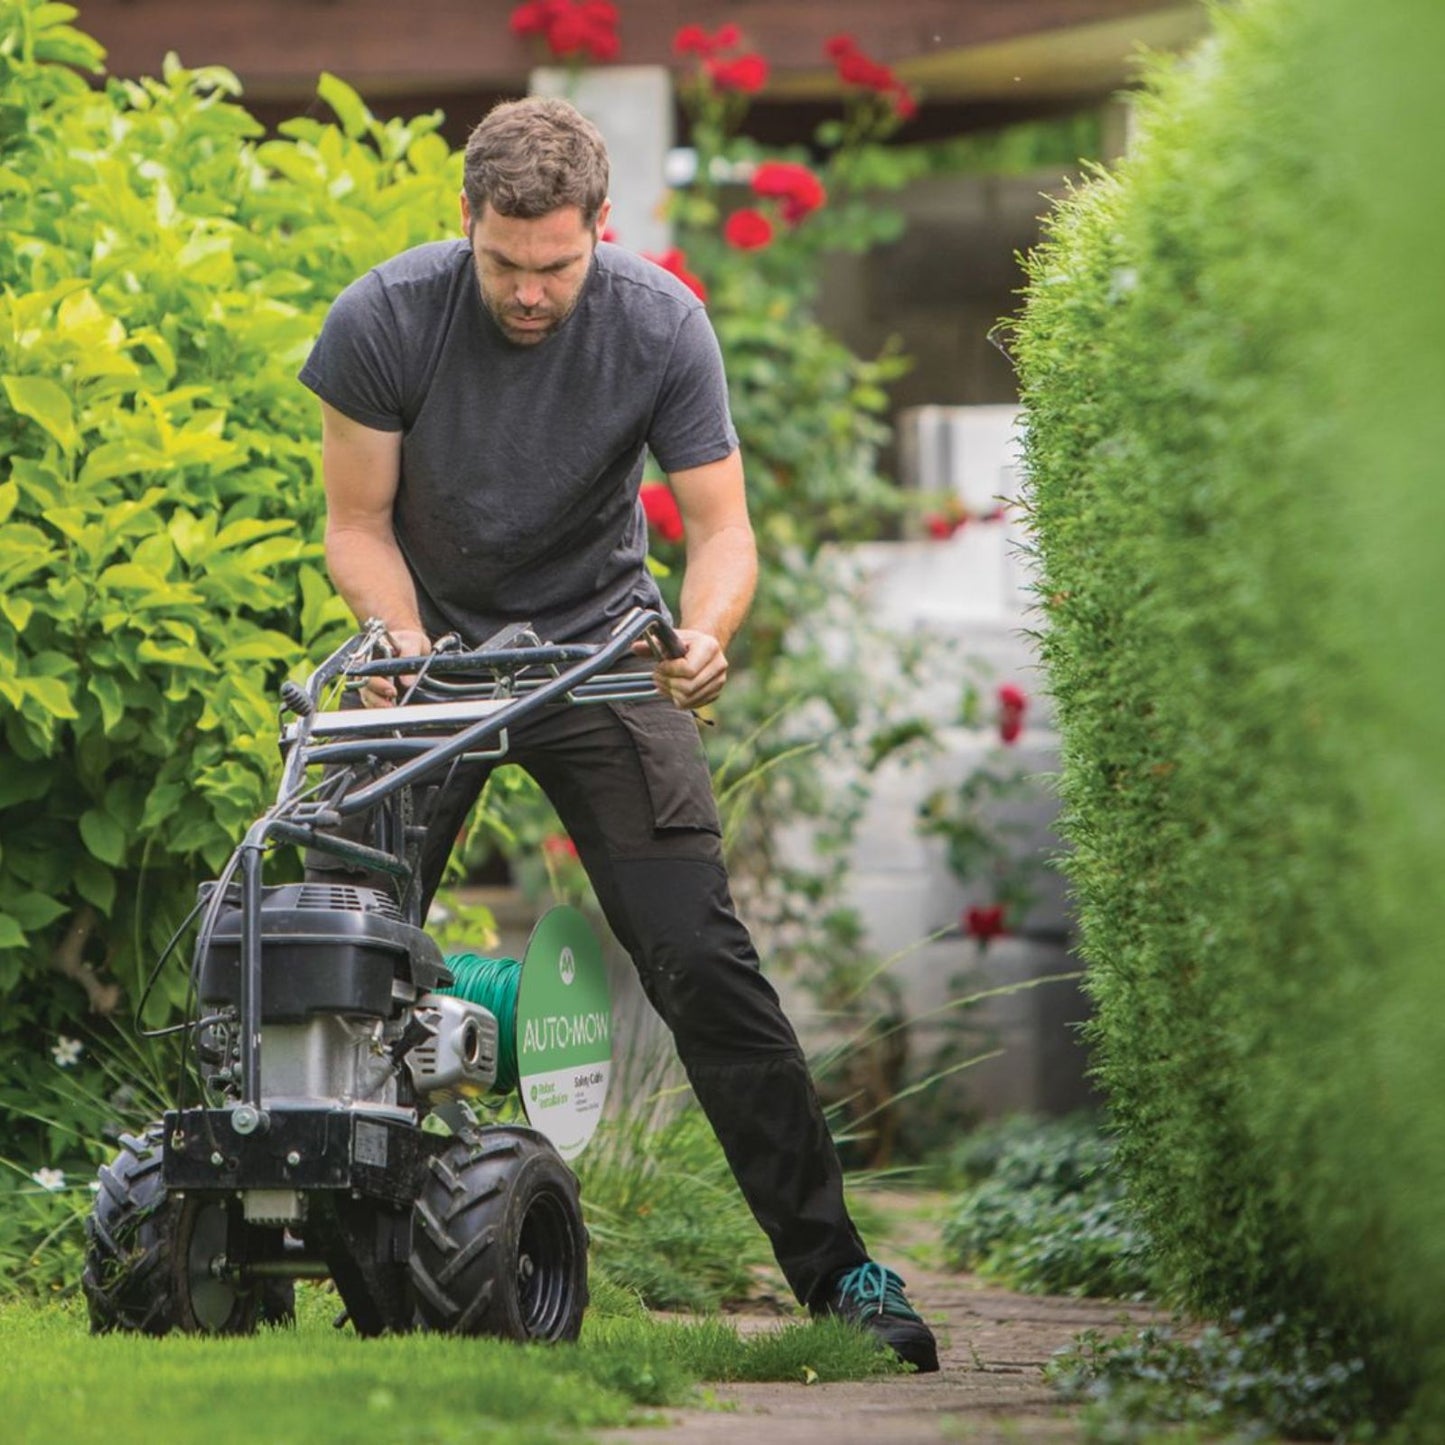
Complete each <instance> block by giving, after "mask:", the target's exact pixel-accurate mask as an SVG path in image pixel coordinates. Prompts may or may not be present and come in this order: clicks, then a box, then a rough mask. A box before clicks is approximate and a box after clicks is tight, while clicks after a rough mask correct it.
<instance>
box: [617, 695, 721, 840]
mask: <svg viewBox="0 0 1445 1445" xmlns="http://www.w3.org/2000/svg"><path fill="white" fill-rule="evenodd" d="M609 706H610V707H611V709H612V712H613V713H614V714H615V715H616V717H617V719H618V721H619V722H621V724H622V725H623V727H625V728H626V729H627V732H628V736H629V737H631V739H632V744H633V746H634V747H635V748H636V749H637V758H638V761H639V762H640V763H641V764H642V776H643V779H644V781H645V782H646V784H647V797H648V802H649V804H650V805H651V808H652V827H653V831H654V832H657V833H662V832H668V831H670V830H673V829H679V828H691V829H699V830H701V831H702V832H705V833H713V834H717V835H719V836H720V835H721V834H722V825H721V823H720V822H719V821H718V813H717V802H716V801H715V800H714V798H713V795H712V775H711V774H710V773H709V772H708V767H707V759H706V757H705V756H704V755H703V751H702V739H701V738H699V737H698V735H697V722H696V720H695V719H694V718H693V715H692V714H691V713H689V712H683V711H682V710H681V709H680V708H676V707H674V706H673V705H672V704H671V703H670V702H667V701H666V700H665V699H661V698H659V699H658V701H657V702H650V701H649V702H629V703H610V704H609Z"/></svg>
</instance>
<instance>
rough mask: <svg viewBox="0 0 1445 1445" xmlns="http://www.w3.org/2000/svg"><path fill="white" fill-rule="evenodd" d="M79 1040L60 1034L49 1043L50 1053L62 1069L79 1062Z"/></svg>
mask: <svg viewBox="0 0 1445 1445" xmlns="http://www.w3.org/2000/svg"><path fill="white" fill-rule="evenodd" d="M80 1050H81V1045H80V1040H79V1039H68V1038H66V1037H65V1035H64V1034H61V1035H60V1037H59V1038H58V1039H56V1041H55V1042H54V1044H52V1045H51V1048H50V1054H51V1057H52V1058H53V1059H54V1060H55V1062H56V1063H57V1064H58V1065H59V1066H60V1067H61V1068H62V1069H69V1068H71V1067H73V1066H74V1065H75V1064H78V1063H79V1062H80Z"/></svg>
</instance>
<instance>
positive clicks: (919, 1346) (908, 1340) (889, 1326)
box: [813, 1260, 938, 1375]
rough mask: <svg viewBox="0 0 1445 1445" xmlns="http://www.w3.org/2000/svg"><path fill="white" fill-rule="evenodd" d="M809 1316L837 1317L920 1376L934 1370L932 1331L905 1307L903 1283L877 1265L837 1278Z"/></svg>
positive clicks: (861, 1266) (917, 1315)
mask: <svg viewBox="0 0 1445 1445" xmlns="http://www.w3.org/2000/svg"><path fill="white" fill-rule="evenodd" d="M813 1314H814V1315H815V1316H820V1315H837V1317H838V1318H839V1319H841V1320H848V1321H850V1322H851V1323H853V1324H855V1325H857V1326H858V1327H859V1328H860V1329H864V1330H867V1331H868V1332H869V1334H872V1335H876V1336H877V1337H878V1339H879V1341H880V1342H881V1343H882V1344H885V1345H887V1346H888V1347H889V1349H891V1350H892V1351H893V1352H894V1353H895V1354H896V1355H897V1356H898V1358H899V1359H900V1360H902V1361H904V1362H905V1363H906V1364H909V1365H913V1366H915V1367H916V1368H917V1370H918V1373H919V1374H920V1375H927V1374H931V1373H932V1372H933V1371H934V1370H936V1369H937V1368H938V1345H937V1343H936V1342H935V1341H934V1338H933V1331H932V1330H931V1329H929V1328H928V1326H927V1325H926V1324H924V1323H923V1320H922V1319H921V1318H920V1316H919V1314H918V1311H917V1310H915V1309H914V1308H913V1306H912V1305H911V1304H909V1303H908V1296H907V1295H905V1294H904V1293H903V1281H902V1280H901V1279H899V1278H898V1276H897V1275H896V1274H894V1273H893V1271H892V1270H891V1269H884V1267H883V1266H882V1265H881V1264H874V1263H873V1262H872V1261H871V1260H870V1261H869V1262H868V1263H867V1264H860V1265H858V1266H857V1268H856V1269H850V1270H846V1271H845V1272H844V1273H842V1274H840V1275H839V1276H838V1277H837V1279H835V1280H834V1281H833V1288H832V1289H831V1290H830V1291H829V1293H828V1296H827V1298H826V1299H825V1300H824V1302H823V1303H822V1304H821V1305H818V1306H815V1307H814V1309H813Z"/></svg>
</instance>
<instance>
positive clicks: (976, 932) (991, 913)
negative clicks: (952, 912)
mask: <svg viewBox="0 0 1445 1445" xmlns="http://www.w3.org/2000/svg"><path fill="white" fill-rule="evenodd" d="M960 922H962V924H963V931H964V932H965V933H966V934H968V936H969V937H970V938H976V939H977V940H978V941H979V942H980V943H987V942H988V941H989V939H991V938H997V937H998V936H999V934H1001V933H1007V932H1008V930H1007V929H1006V928H1005V927H1004V905H1003V904H1002V903H990V904H989V905H988V906H987V907H984V908H968V909H965V910H964V914H963V918H962V919H961V920H960Z"/></svg>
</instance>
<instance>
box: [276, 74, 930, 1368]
mask: <svg viewBox="0 0 1445 1445" xmlns="http://www.w3.org/2000/svg"><path fill="white" fill-rule="evenodd" d="M607 183H608V162H607V153H606V148H605V146H604V145H603V142H602V138H601V136H600V135H599V134H598V133H597V131H596V130H595V128H594V127H593V126H592V125H591V124H590V123H589V122H588V121H586V120H585V119H583V117H582V116H581V115H579V114H578V112H577V111H576V110H574V109H573V108H572V107H571V106H570V105H568V104H567V103H566V102H565V101H561V100H556V99H545V98H539V97H533V98H531V99H528V100H523V101H517V102H513V103H509V104H506V105H501V106H498V107H497V108H496V109H495V110H493V111H492V112H491V113H490V114H489V115H488V116H487V118H486V119H485V120H484V121H482V123H481V124H480V125H479V126H478V127H477V128H476V130H475V131H474V132H473V133H472V135H471V138H470V139H469V141H468V143H467V151H466V168H465V184H464V190H463V194H462V197H461V220H462V231H463V233H464V235H465V238H466V239H465V240H462V241H452V242H436V243H433V244H430V245H425V246H419V247H417V248H415V249H413V250H411V251H407V252H405V253H404V254H402V255H400V256H397V257H395V258H394V259H392V260H391V261H388V262H386V263H385V264H383V265H381V266H378V267H376V268H375V269H374V270H372V271H370V272H368V273H367V274H366V275H365V276H363V277H362V278H361V279H360V280H359V281H357V282H355V283H354V284H353V285H352V286H350V287H348V288H347V290H346V291H345V292H343V293H342V295H341V297H340V298H339V299H338V300H337V302H336V304H335V306H334V307H333V308H332V310H331V313H330V315H329V316H328V318H327V321H326V326H325V328H324V330H323V332H322V335H321V337H320V339H319V340H318V342H317V344H316V347H315V350H314V351H313V352H312V354H311V357H310V358H309V360H308V361H307V363H306V366H305V368H304V369H303V371H302V373H301V380H302V381H303V382H304V383H305V385H307V386H308V387H310V388H311V389H312V390H313V391H315V392H316V394H317V395H318V396H319V397H320V399H321V407H322V420H323V443H322V465H323V470H324V473H325V483H326V496H327V505H328V520H327V532H326V556H327V563H328V565H329V567H330V570H331V575H332V577H333V579H334V581H335V583H336V586H337V589H338V590H339V591H340V592H341V594H342V596H343V597H344V598H345V599H346V601H347V602H348V603H349V604H350V606H351V608H352V610H353V611H354V612H355V613H356V615H357V617H358V618H366V617H379V618H381V619H383V620H384V621H385V622H386V623H387V625H388V626H389V628H390V630H391V633H392V636H393V638H395V640H396V641H397V643H398V645H399V646H400V648H401V649H402V651H403V652H404V653H407V654H415V653H422V652H426V651H427V650H429V648H430V646H431V639H433V638H435V637H438V636H440V635H441V634H443V633H457V634H459V635H460V636H461V637H462V638H463V639H464V641H465V642H466V643H467V644H468V645H470V646H476V645H478V644H479V643H480V642H482V641H484V640H485V639H486V638H487V637H489V636H490V635H492V634H493V633H494V632H496V631H497V630H499V629H500V628H502V627H504V626H506V625H507V624H508V623H512V622H517V621H527V622H530V623H532V624H533V626H534V628H535V630H536V631H537V633H538V634H539V635H540V636H541V637H542V638H543V639H545V640H547V641H551V642H574V641H584V642H594V641H600V640H603V639H605V638H606V637H607V636H608V634H609V632H610V631H611V630H612V628H613V627H614V626H615V625H616V623H617V622H618V621H619V620H620V619H621V618H623V617H624V616H626V615H627V614H628V613H629V612H630V611H631V610H632V609H633V608H634V607H637V606H644V607H661V605H662V604H661V599H660V597H659V594H658V591H657V588H656V585H655V584H654V582H653V580H652V578H651V576H650V574H649V573H648V571H647V568H646V565H645V557H646V551H647V531H646V522H645V520H644V517H643V514H642V509H641V507H640V505H639V504H638V499H637V498H638V484H639V481H640V478H641V474H642V464H643V453H644V450H645V449H648V448H650V449H651V451H652V453H653V455H654V456H655V457H656V458H657V460H658V462H659V463H660V465H661V466H662V467H663V469H664V470H665V471H666V472H667V474H668V477H669V480H670V482H671V485H672V489H673V491H674V493H675V494H676V497H677V502H678V506H679V509H680V511H681V513H682V518H683V522H684V526H685V537H686V564H687V565H686V573H685V577H684V582H683V588H682V598H681V604H682V605H681V613H682V615H681V618H680V626H679V628H678V636H679V637H680V639H681V640H682V642H683V644H684V646H685V648H686V653H685V655H684V656H682V657H679V658H677V659H674V660H670V661H664V662H661V663H659V664H658V665H657V666H656V669H655V678H656V682H657V687H658V690H659V692H660V694H662V696H659V697H657V698H655V699H652V700H650V701H639V702H629V703H624V704H599V705H594V706H588V707H581V708H577V707H572V708H561V707H559V708H556V709H553V710H552V711H551V712H549V713H545V714H543V715H541V716H539V717H537V718H534V719H532V720H529V721H528V722H526V723H525V724H523V725H522V726H520V727H519V728H517V729H516V730H515V731H514V732H513V735H512V737H511V740H510V742H511V746H510V751H509V754H508V757H509V760H510V761H513V762H517V763H520V764H521V765H522V766H523V767H525V768H526V769H527V770H528V771H529V772H530V773H531V774H532V775H533V776H534V777H535V778H536V779H537V781H538V782H539V783H540V784H541V786H542V788H543V789H544V790H545V792H546V793H547V795H548V797H549V798H550V799H551V801H552V804H553V806H554V807H555V808H556V810H557V813H558V815H559V816H560V818H561V820H562V822H563V824H564V826H565V827H566V828H567V831H568V833H569V834H570V835H571V837H572V839H573V841H574V842H575V843H576V845H577V849H578V853H579V855H580V857H581V860H582V862H583V864H584V866H585V867H586V869H587V872H588V876H589V877H590V879H591V880H592V883H593V886H594V888H595V890H596V893H597V898H598V901H599V903H600V904H601V906H602V909H603V912H604V913H605V915H606V917H607V921H608V923H609V925H610V926H611V928H612V930H613V932H614V933H615V934H616V935H617V937H618V939H619V940H620V941H621V942H622V944H623V945H624V947H625V948H626V949H627V951H628V953H629V954H630V955H631V956H632V959H633V961H634V963H635V964H636V966H637V969H638V973H639V976H640V978H641V980H642V984H643V987H644V989H645V990H646V992H647V995H648V997H649V999H650V1000H651V1001H652V1003H653V1005H654V1006H655V1007H656V1009H657V1011H658V1013H659V1014H660V1015H661V1016H662V1018H663V1020H664V1021H665V1022H666V1023H667V1025H668V1026H669V1028H670V1029H671V1030H672V1033H673V1036H674V1039H675V1041H676V1044H677V1049H678V1054H679V1056H680V1058H681V1059H682V1062H683V1065H684V1067H685V1068H686V1070H687V1074H688V1077H689V1079H690V1081H691V1083H692V1087H693V1091H694V1093H695V1094H696V1096H697V1099H698V1102H699V1103H700V1104H701V1106H702V1108H703V1109H704V1111H705V1112H706V1113H707V1116H708V1118H709V1119H710V1121H711V1122H712V1125H713V1127H714V1129H715V1130H716V1131H717V1134H718V1137H719V1139H720V1140H721V1142H722V1145H723V1149H724V1151H725V1152H726V1154H727V1158H728V1161H729V1163H730V1164H731V1166H732V1169H733V1172H734V1174H735V1175H736V1177H737V1180H738V1183H739V1185H740V1187H741V1188H742V1191H743V1193H744V1195H745V1196H746V1198H747V1201H748V1204H749V1205H750V1206H751V1208H752V1210H753V1213H754V1215H755V1216H756V1217H757V1219H758V1222H759V1224H760V1225H761V1226H762V1227H763V1229H764V1230H765V1231H766V1232H767V1234H768V1237H769V1239H770V1240H771V1242H772V1245H773V1249H774V1251H775V1253H776V1254H777V1257H778V1262H779V1264H780V1265H781V1266H782V1269H783V1271H784V1273H785V1274H786V1276H787V1279H788V1282H789V1284H790V1285H791V1286H792V1288H793V1289H794V1291H795V1292H796V1293H797V1296H798V1298H799V1300H800V1301H802V1302H803V1303H804V1304H806V1305H807V1306H808V1307H809V1308H810V1309H811V1310H812V1311H813V1312H814V1313H815V1314H837V1315H842V1316H844V1317H846V1318H849V1319H852V1320H855V1321H856V1322H857V1323H859V1324H860V1325H862V1326H863V1327H864V1328H866V1329H869V1330H872V1331H873V1332H875V1333H876V1334H877V1335H878V1337H879V1338H880V1339H881V1340H883V1341H884V1342H886V1343H887V1344H889V1345H891V1346H892V1347H893V1348H894V1349H895V1350H897V1352H898V1353H899V1355H901V1356H902V1357H903V1358H904V1359H906V1360H909V1361H911V1362H913V1363H914V1364H916V1365H917V1366H918V1367H919V1368H920V1369H921V1370H936V1369H937V1368H938V1357H937V1350H936V1347H935V1344H934V1340H933V1336H932V1334H931V1332H930V1331H929V1329H928V1327H927V1325H925V1324H924V1323H923V1321H922V1320H921V1319H919V1317H918V1316H917V1314H916V1313H915V1312H914V1311H913V1309H912V1308H911V1307H910V1306H909V1304H908V1302H907V1300H906V1298H905V1297H904V1295H903V1292H902V1281H900V1280H899V1279H898V1277H897V1276H896V1275H894V1274H893V1273H892V1272H891V1271H888V1270H885V1269H883V1268H882V1267H881V1266H879V1265H876V1264H874V1263H872V1262H871V1261H870V1260H869V1258H868V1255H867V1252H866V1250H865V1249H864V1247H863V1244H862V1241H861V1240H860V1239H859V1237H858V1233H857V1231H856V1230H855V1229H854V1227H853V1224H852V1221H851V1220H850V1219H849V1217H848V1213H847V1210H846V1208H845V1207H844V1203H843V1191H842V1173H841V1169H840V1167H839V1164H838V1159H837V1155H836V1152H835V1150H834V1148H833V1144H832V1141H831V1139H830V1137H829V1134H828V1130H827V1127H826V1125H825V1123H824V1120H823V1115H822V1112H821V1110H820V1108H819V1105H818V1101H817V1097H816V1094H815V1093H814V1090H813V1086H812V1082H811V1080H810V1079H809V1077H808V1073H807V1068H806V1066H805V1064H804V1061H803V1056H802V1052H801V1050H800V1049H799V1047H798V1042H797V1039H796V1037H795V1035H794V1033H793V1030H792V1027H791V1026H790V1025H789V1023H788V1021H787V1019H786V1018H785V1017H784V1016H783V1013H782V1011H781V1009H780V1008H779V1005H778V1000H777V995H776V994H775V993H774V992H773V989H772V987H771V985H769V984H768V982H767V981H766V980H765V979H764V977H763V975H762V972H761V970H760V968H759V964H758V958H757V954H756V952H755V951H754V949H753V945H752V942H751V940H750V938H749V937H748V934H747V931H746V929H744V927H743V926H742V924H741V923H740V922H739V921H738V919H737V916H736V914H735V912H734V910H733V904H732V899H731V896H730V893H729V890H728V882H727V875H726V873H725V871H724V867H723V861H722V848H721V840H720V828H719V824H718V816H717V808H716V804H715V803H714V800H713V797H712V788H711V781H710V779H709V776H708V772H707V767H706V763H705V761H704V758H703V755H702V750H701V746H700V744H699V741H698V736H697V728H696V725H695V721H694V719H693V717H692V716H691V715H690V713H691V710H694V709H697V708H699V707H702V706H704V705H705V704H707V703H710V702H712V701H713V700H714V699H715V698H716V697H717V696H718V695H719V694H720V693H721V691H722V689H723V686H724V684H725V683H726V681H727V670H728V664H727V653H726V649H727V646H728V643H729V642H730V640H731V639H732V637H733V635H734V634H735V632H736V631H737V629H738V627H739V625H740V624H741V622H742V620H743V616H744V614H745V613H746V611H747V608H748V604H749V602H750V601H751V599H752V594H753V587H754V584H755V581H756V575H757V559H756V553H755V549H754V544H753V535H752V530H751V527H750V526H749V523H748V514H747V506H746V502H745V499H744V490H743V469H742V462H741V459H740V456H739V453H738V445H737V435H736V433H735V432H734V430H733V427H732V422H731V418H730V416H729V413H728V402H727V389H726V383H725V380H724V376H723V369H722V360H721V356H720V353H719V351H718V346H717V341H716V338H715V337H714V335H713V332H712V328H711V326H710V324H709V322H708V319H707V314H706V312H705V311H704V309H703V307H702V306H701V304H700V303H699V302H698V300H697V298H696V297H694V296H693V295H692V293H691V292H690V291H689V290H687V288H686V287H684V286H682V285H681V284H680V283H679V282H677V281H676V280H675V279H674V278H673V277H672V276H670V275H668V274H667V273H666V272H664V271H662V270H661V269H660V268H658V267H656V266H653V265H652V264H650V263H649V262H647V261H644V260H641V259H639V258H637V257H635V256H632V255H629V254H628V253H627V252H625V251H622V250H620V249H618V248H617V247H615V246H610V245H606V244H601V243H600V242H599V240H598V238H599V236H600V235H601V232H602V229H603V227H604V226H605V225H606V222H607V214H608V210H609V203H608V200H607ZM377 692H378V696H379V697H380V698H381V699H382V700H390V698H391V697H392V696H393V695H394V690H393V689H392V688H391V686H390V685H389V684H378V685H377ZM485 776H486V773H485V767H484V765H481V764H477V765H471V766H469V767H467V768H463V769H458V770H457V772H456V774H455V775H454V776H453V777H452V779H451V781H450V783H449V784H448V786H447V788H446V789H445V790H444V792H443V793H442V795H441V797H440V798H439V799H437V801H436V803H435V806H434V810H433V812H432V814H431V816H430V818H429V820H428V828H427V836H426V840H425V842H424V844H423V848H422V860H421V871H422V895H423V908H424V909H425V906H426V904H427V903H428V902H429V901H430V899H431V896H432V893H433V892H434V891H435V888H436V885H437V882H438V880H439V879H440V877H441V873H442V869H443V866H444V865H445V863H446V859H447V854H448V852H449V851H450V846H451V841H452V839H453V838H454V837H455V836H456V834H457V831H458V828H459V826H460V824H461V821H462V819H463V818H464V817H465V815H466V813H467V811H468V810H469V809H470V807H471V805H472V803H473V802H474V801H475V799H476V797H477V793H478V790H479V789H480V787H481V786H482V784H483V782H484V781H485Z"/></svg>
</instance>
